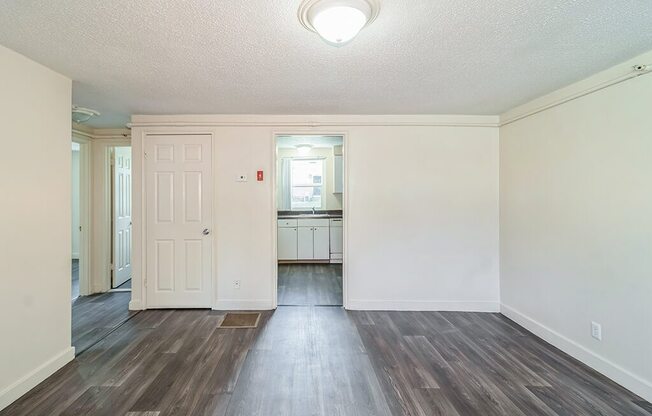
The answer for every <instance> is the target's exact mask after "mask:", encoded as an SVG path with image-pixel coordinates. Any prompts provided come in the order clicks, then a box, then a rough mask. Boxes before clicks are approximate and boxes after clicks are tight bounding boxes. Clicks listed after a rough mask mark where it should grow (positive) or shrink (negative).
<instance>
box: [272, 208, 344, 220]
mask: <svg viewBox="0 0 652 416" xmlns="http://www.w3.org/2000/svg"><path fill="white" fill-rule="evenodd" d="M277 217H278V219H280V220H283V219H285V220H287V219H299V218H329V219H330V218H342V211H336V210H331V211H316V212H315V213H314V214H313V213H312V211H278V215H277Z"/></svg>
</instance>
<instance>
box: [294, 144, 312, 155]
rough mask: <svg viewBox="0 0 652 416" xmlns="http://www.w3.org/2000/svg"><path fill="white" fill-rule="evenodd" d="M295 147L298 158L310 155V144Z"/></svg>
mask: <svg viewBox="0 0 652 416" xmlns="http://www.w3.org/2000/svg"><path fill="white" fill-rule="evenodd" d="M296 147H297V153H299V155H300V156H305V155H307V154H308V153H310V150H312V145H311V144H299V145H297V146H296Z"/></svg>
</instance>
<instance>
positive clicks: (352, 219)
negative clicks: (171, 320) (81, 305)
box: [131, 116, 499, 310]
mask: <svg viewBox="0 0 652 416" xmlns="http://www.w3.org/2000/svg"><path fill="white" fill-rule="evenodd" d="M188 117H189V118H190V119H192V118H193V117H192V116H177V117H175V116H135V117H134V118H133V121H134V123H135V124H134V128H133V129H132V137H133V146H134V147H133V149H134V158H135V160H134V194H135V195H140V194H142V188H141V187H142V184H141V179H142V175H141V174H140V172H139V169H140V167H141V166H142V165H140V161H139V160H138V159H139V155H140V154H141V152H142V137H143V134H145V132H166V133H170V132H175V131H176V132H184V133H188V132H192V131H197V132H202V133H206V132H212V134H213V135H214V137H215V147H214V161H215V166H214V172H215V221H216V222H215V227H214V229H215V233H214V236H215V264H216V269H215V270H216V280H217V293H216V297H217V301H216V308H222V309H243V308H271V307H272V305H273V301H274V296H275V293H274V290H275V289H274V281H273V275H274V273H275V269H276V266H275V253H274V251H273V247H274V246H273V242H274V238H275V234H274V233H275V226H274V225H275V219H276V198H275V196H274V194H273V190H272V183H271V182H270V180H269V178H271V177H272V176H273V174H272V170H271V169H272V168H273V166H274V163H275V155H274V149H275V146H274V144H275V143H274V133H288V134H302V133H303V134H308V133H333V134H337V133H343V132H345V133H346V137H347V139H346V140H348V144H347V146H348V149H346V151H345V154H346V155H347V162H346V163H348V171H347V177H348V186H349V188H348V189H349V190H350V201H349V205H348V206H347V207H345V208H344V209H345V216H347V217H348V220H345V221H348V224H349V228H348V249H349V257H348V259H347V260H346V261H345V267H347V268H348V282H349V287H348V291H347V295H348V298H349V300H350V302H349V307H350V308H358V309H456V310H497V309H498V305H499V299H498V293H499V284H498V128H496V127H480V126H478V127H468V126H467V125H474V124H475V122H474V120H476V119H478V120H480V123H479V124H481V125H484V124H492V123H495V122H496V121H497V119H496V118H495V117H486V118H482V117H479V118H469V117H460V118H455V117H453V118H451V120H453V121H446V120H448V119H446V120H444V121H445V122H442V124H456V123H458V124H460V125H464V126H458V127H454V126H437V125H432V126H414V127H396V126H375V127H374V126H369V125H367V126H354V125H352V123H353V122H352V121H351V120H357V119H356V118H355V117H354V116H348V117H347V116H341V118H340V120H342V125H341V126H340V125H338V124H337V123H338V120H337V117H336V116H332V117H333V118H335V120H333V121H332V125H330V126H328V127H314V128H310V127H304V126H301V127H297V123H292V125H291V127H288V128H287V129H284V128H283V127H279V125H278V121H279V119H281V120H282V119H283V118H284V117H292V116H277V117H276V118H274V116H270V117H269V118H264V117H262V116H261V117H260V118H258V119H260V120H262V121H261V123H260V124H262V125H260V126H243V127H239V126H232V125H233V124H234V123H235V122H234V121H229V122H228V123H225V124H230V125H231V126H220V125H219V124H220V123H219V122H215V121H214V120H219V119H222V118H224V117H226V116H222V117H220V116H203V117H202V116H196V117H195V120H205V122H204V123H199V124H204V125H201V126H192V125H191V124H193V123H192V122H191V123H179V124H180V127H157V126H156V124H157V123H165V122H174V121H175V120H179V119H184V118H188ZM233 117H235V116H233ZM252 117H253V116H252ZM297 118H298V119H299V120H300V121H301V122H305V123H306V125H311V124H314V123H313V121H314V118H308V117H304V118H302V117H301V116H297ZM383 119H385V117H383ZM405 120H408V121H409V120H412V118H410V117H409V116H407V117H404V118H400V120H399V122H400V123H405ZM487 120H488V121H487ZM143 121H147V122H149V123H151V125H149V126H143V127H140V125H139V122H143ZM485 121H486V123H485ZM266 122H269V126H265V125H264V124H265V123H266ZM345 123H346V124H345ZM356 123H357V122H356ZM421 123H422V122H421V121H418V120H417V123H416V124H421ZM248 124H251V123H248ZM361 124H369V121H366V122H365V123H361ZM288 125H290V124H288ZM258 169H263V170H264V171H265V174H266V178H267V179H266V180H265V182H262V183H261V182H256V181H255V180H250V181H249V182H246V183H239V182H236V181H235V177H236V175H238V174H240V173H247V174H248V176H249V177H250V178H255V172H256V170H258ZM139 176H141V177H139ZM141 202H142V201H141ZM139 203H140V202H139V201H136V199H134V270H135V272H134V286H135V288H134V291H133V297H134V302H133V303H132V305H131V306H132V307H133V308H138V307H142V306H143V305H142V303H141V302H140V301H139V299H140V298H141V296H142V287H140V283H141V282H140V279H139V278H140V275H142V263H139V255H138V253H137V251H138V250H139V248H138V247H137V245H138V241H140V240H139V238H140V236H141V231H140V227H139V223H138V217H139V210H140V209H141V208H142V207H141V206H140V205H139ZM236 279H237V280H241V288H240V289H234V287H233V281H234V280H236Z"/></svg>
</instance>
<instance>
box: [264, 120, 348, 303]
mask: <svg viewBox="0 0 652 416" xmlns="http://www.w3.org/2000/svg"><path fill="white" fill-rule="evenodd" d="M278 136H341V137H342V157H343V159H344V163H343V165H344V192H343V193H342V225H343V230H342V234H343V246H342V306H343V307H344V309H348V304H349V295H348V293H349V290H348V282H349V279H348V275H349V271H348V269H349V267H348V265H349V262H348V230H349V215H348V213H349V197H348V192H349V175H348V171H349V157H348V154H349V153H348V152H349V151H348V148H349V140H348V132H346V131H331V130H324V131H315V130H281V131H274V132H272V140H271V142H272V152H271V153H272V163H271V166H272V169H271V173H270V181H271V183H272V210H271V215H270V222H271V226H272V285H271V286H272V307H273V308H274V309H276V308H277V307H278V260H277V257H278V254H277V253H278V240H277V239H278V236H277V226H278V222H277V219H278V218H277V217H278V215H277V210H278V208H277V203H278V199H277V195H276V192H277V184H276V179H277V178H276V171H277V158H278V154H277V148H276V141H277V138H278Z"/></svg>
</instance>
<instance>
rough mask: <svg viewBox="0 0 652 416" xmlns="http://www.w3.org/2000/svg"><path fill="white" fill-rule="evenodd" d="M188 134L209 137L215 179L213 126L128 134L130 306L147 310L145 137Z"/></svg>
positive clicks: (213, 258)
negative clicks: (129, 145) (130, 220)
mask: <svg viewBox="0 0 652 416" xmlns="http://www.w3.org/2000/svg"><path fill="white" fill-rule="evenodd" d="M188 135H203V136H210V138H211V151H212V155H211V157H212V160H213V166H212V168H213V169H212V172H213V179H215V169H214V168H215V155H216V152H217V150H216V145H215V132H214V131H213V130H206V129H203V128H200V129H183V130H177V129H169V128H165V127H163V128H161V127H158V128H157V127H154V128H146V129H135V131H134V130H132V136H131V146H132V147H131V161H132V171H131V177H132V181H133V182H132V187H131V192H132V193H133V197H132V199H131V203H132V207H131V208H132V211H131V218H132V222H133V225H132V251H131V256H132V257H131V258H132V262H131V267H132V269H131V288H132V291H131V301H130V302H129V309H130V310H146V309H148V304H147V287H146V286H145V283H146V282H145V278H146V276H147V195H146V186H145V181H146V167H147V166H146V163H145V140H147V137H148V136H188ZM213 187H215V180H213ZM216 197H217V193H215V192H214V194H213V199H212V201H211V204H212V205H213V218H212V223H211V225H210V229H211V230H213V231H212V232H213V233H215V230H216V228H215V221H216V215H215V204H216V202H215V198H216ZM215 244H216V242H215V238H213V239H212V246H211V270H212V273H211V279H210V282H211V287H210V293H211V298H210V302H211V305H210V307H211V308H215V305H216V303H217V283H216V268H215V267H216V264H217V254H216V252H215Z"/></svg>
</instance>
